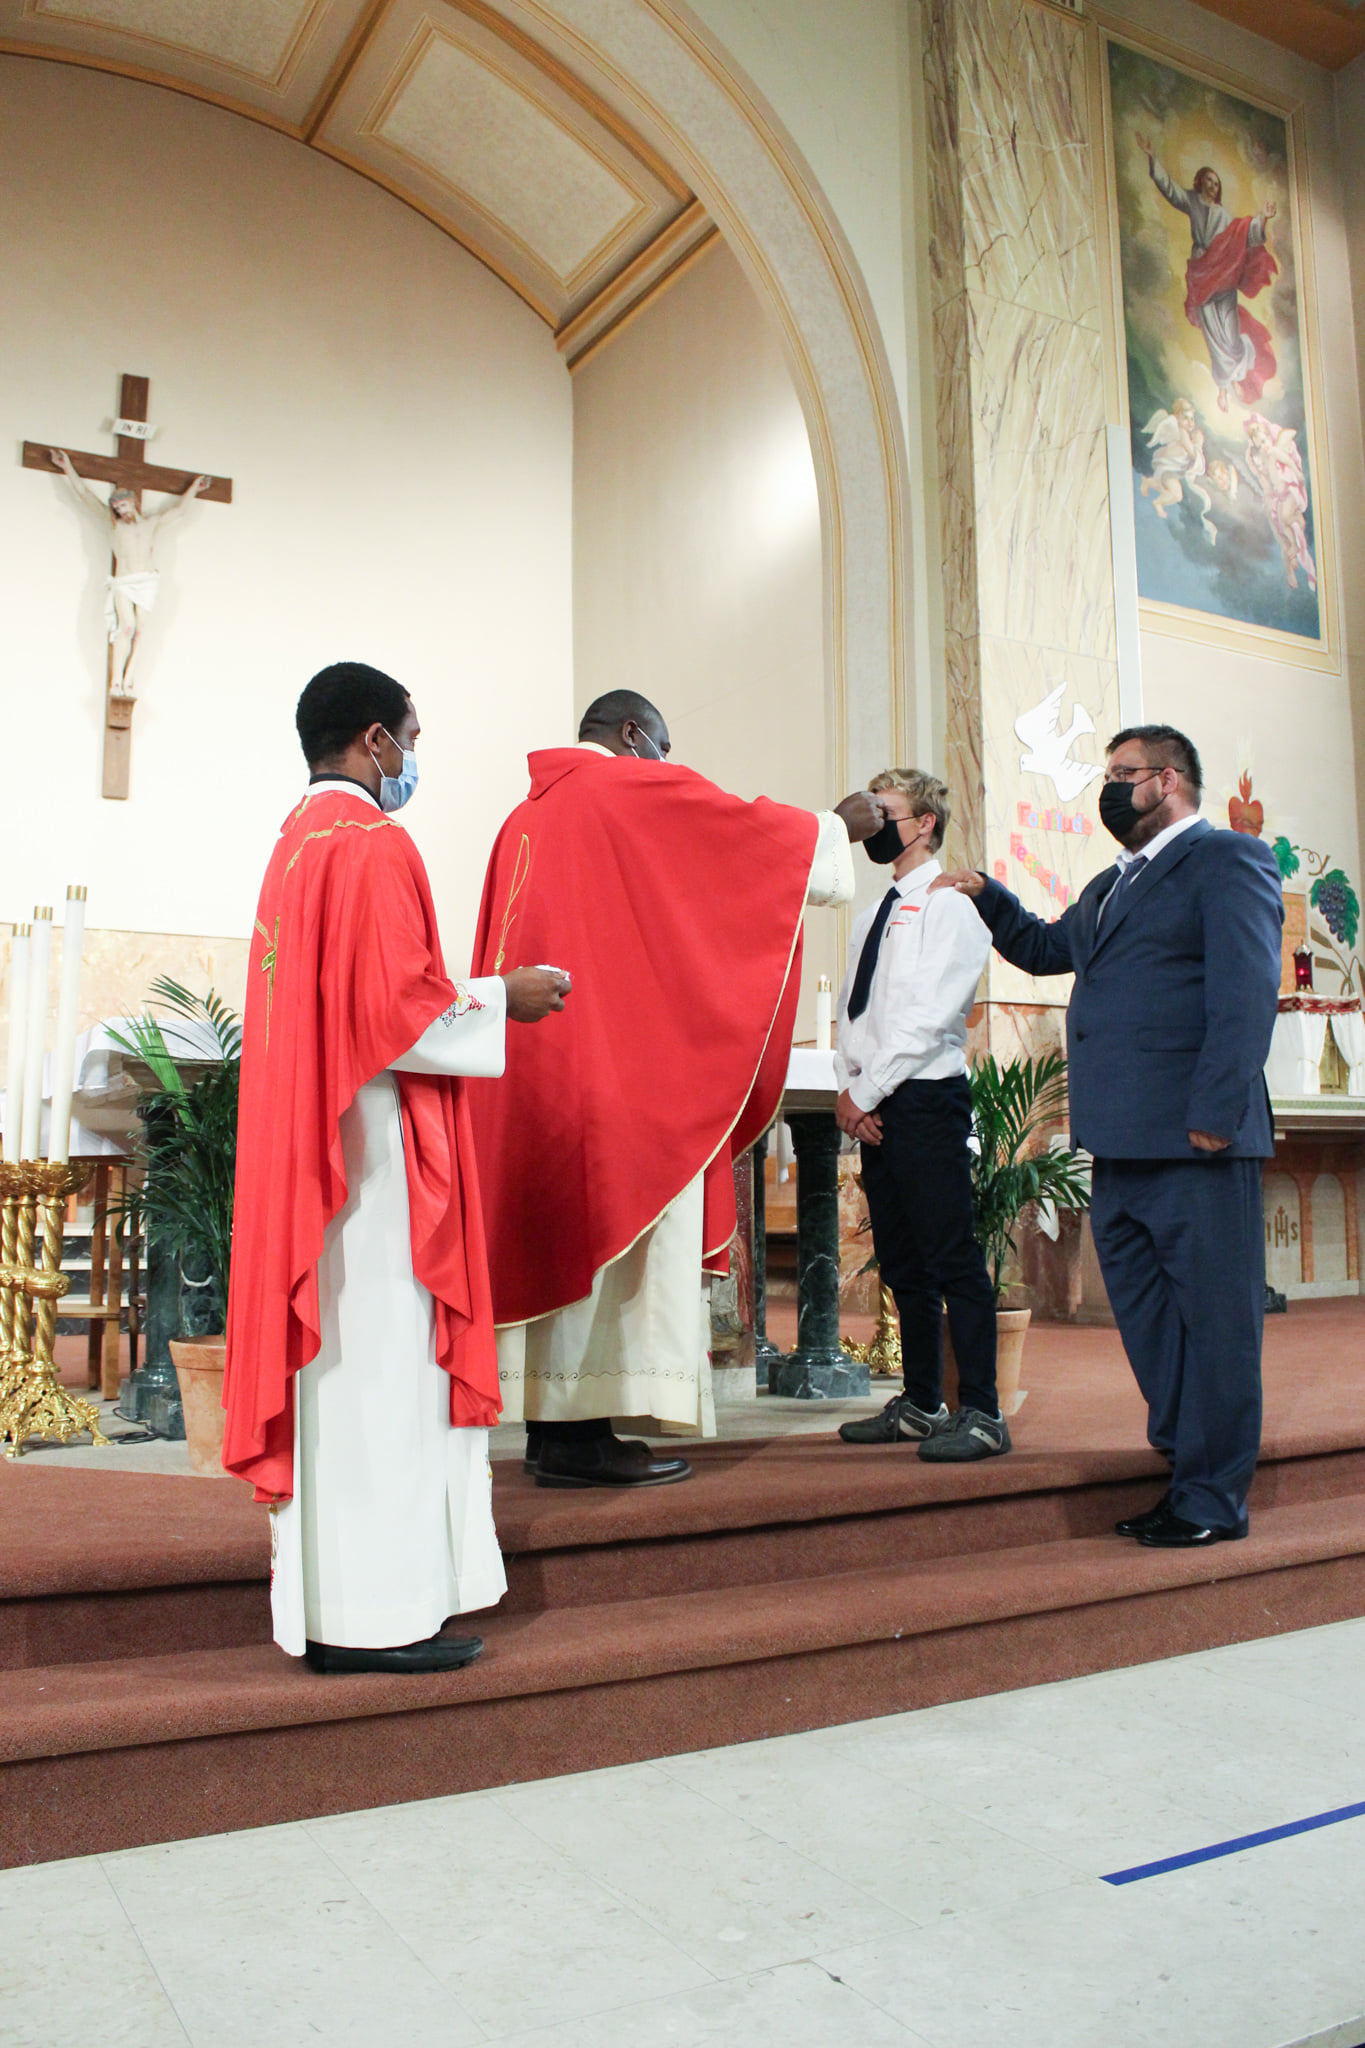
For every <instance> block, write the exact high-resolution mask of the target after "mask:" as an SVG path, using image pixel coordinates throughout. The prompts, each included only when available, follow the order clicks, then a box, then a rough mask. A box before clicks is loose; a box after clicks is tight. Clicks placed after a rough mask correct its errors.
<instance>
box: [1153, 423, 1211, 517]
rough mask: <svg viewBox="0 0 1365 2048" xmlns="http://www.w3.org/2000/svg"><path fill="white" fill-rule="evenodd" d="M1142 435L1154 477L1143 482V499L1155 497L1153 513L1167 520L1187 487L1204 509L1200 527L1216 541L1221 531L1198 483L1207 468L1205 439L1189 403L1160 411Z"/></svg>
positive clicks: (1206, 496)
mask: <svg viewBox="0 0 1365 2048" xmlns="http://www.w3.org/2000/svg"><path fill="white" fill-rule="evenodd" d="M1143 432H1144V433H1145V434H1146V436H1147V447H1148V451H1149V453H1150V454H1151V457H1152V473H1151V475H1150V476H1145V477H1144V478H1143V479H1142V495H1143V497H1144V498H1146V497H1148V496H1150V495H1151V493H1152V492H1155V493H1156V495H1155V497H1153V498H1152V510H1153V511H1154V512H1155V513H1156V514H1157V515H1158V517H1159V518H1161V519H1164V518H1165V517H1166V508H1167V506H1168V505H1178V504H1179V503H1180V501H1181V499H1182V498H1183V497H1184V495H1185V487H1186V486H1187V485H1188V487H1189V491H1190V495H1191V496H1192V497H1194V498H1197V499H1198V501H1199V504H1200V506H1201V507H1202V510H1201V511H1200V514H1199V519H1200V524H1201V525H1202V526H1203V529H1204V531H1205V533H1206V534H1207V535H1208V537H1209V539H1210V540H1211V541H1216V540H1217V538H1218V528H1217V527H1216V526H1215V525H1214V523H1213V521H1212V520H1211V519H1210V517H1209V513H1210V512H1211V511H1212V510H1213V499H1212V498H1211V497H1210V496H1209V494H1208V492H1207V491H1206V490H1205V489H1204V487H1203V485H1202V484H1201V483H1200V481H1199V479H1200V477H1202V476H1203V475H1204V474H1205V467H1206V465H1205V460H1204V435H1203V432H1202V430H1201V428H1200V427H1199V426H1198V425H1197V423H1196V421H1195V416H1194V407H1193V405H1192V404H1191V403H1190V400H1189V399H1188V398H1177V399H1176V400H1175V402H1174V404H1173V405H1172V407H1171V410H1170V411H1169V412H1166V411H1165V410H1164V409H1158V410H1157V411H1156V412H1154V413H1153V414H1152V417H1151V418H1150V419H1149V420H1148V422H1147V424H1146V426H1145V427H1144V428H1143Z"/></svg>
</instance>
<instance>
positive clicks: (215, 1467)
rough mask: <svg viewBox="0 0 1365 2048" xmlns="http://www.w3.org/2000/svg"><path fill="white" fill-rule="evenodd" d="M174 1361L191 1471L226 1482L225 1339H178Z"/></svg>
mask: <svg viewBox="0 0 1365 2048" xmlns="http://www.w3.org/2000/svg"><path fill="white" fill-rule="evenodd" d="M171 1359H172V1362H173V1363H174V1366H175V1376H176V1378H177V1379H178V1380H179V1382H180V1399H181V1401H182V1402H183V1403H184V1408H185V1444H186V1448H187V1449H188V1451H189V1454H190V1470H191V1472H196V1473H198V1475H199V1477H200V1478H201V1479H227V1478H229V1477H230V1476H231V1475H230V1474H229V1473H227V1472H225V1471H224V1470H223V1423H224V1422H225V1420H226V1417H225V1416H224V1414H223V1366H224V1363H225V1361H226V1359H227V1338H226V1337H196V1338H194V1339H190V1338H187V1337H177V1338H173V1339H172V1340H171Z"/></svg>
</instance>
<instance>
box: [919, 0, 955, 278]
mask: <svg viewBox="0 0 1365 2048" xmlns="http://www.w3.org/2000/svg"><path fill="white" fill-rule="evenodd" d="M958 14H959V8H958V0H927V4H926V5H925V7H924V9H923V15H922V19H923V30H924V67H923V68H924V110H925V142H926V149H925V155H926V160H927V164H928V171H929V236H928V255H929V303H930V306H931V307H933V308H934V309H935V310H937V308H938V307H939V306H940V305H941V304H942V303H943V301H944V300H945V299H951V298H953V297H954V296H955V295H956V294H957V293H958V292H960V291H961V290H962V286H963V242H964V238H963V218H962V197H963V195H962V177H961V170H960V165H959V161H958V128H957V54H956V53H957V39H958V27H957V23H958Z"/></svg>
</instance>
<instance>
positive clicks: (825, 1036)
mask: <svg viewBox="0 0 1365 2048" xmlns="http://www.w3.org/2000/svg"><path fill="white" fill-rule="evenodd" d="M833 1043H834V991H833V989H832V988H831V987H830V985H829V976H828V975H827V974H822V975H821V976H820V979H819V980H818V981H817V982H816V984H815V1045H816V1050H817V1051H819V1052H828V1051H829V1049H830V1047H831V1046H832V1045H833Z"/></svg>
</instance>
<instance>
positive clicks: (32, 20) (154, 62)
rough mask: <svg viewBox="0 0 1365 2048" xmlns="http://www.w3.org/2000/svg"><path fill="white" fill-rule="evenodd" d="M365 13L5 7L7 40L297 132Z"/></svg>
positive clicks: (323, 2) (8, 3) (63, 1)
mask: <svg viewBox="0 0 1365 2048" xmlns="http://www.w3.org/2000/svg"><path fill="white" fill-rule="evenodd" d="M366 12H367V0H231V4H229V0H0V42H3V46H4V47H5V48H7V49H10V50H19V51H27V52H29V53H31V54H32V55H35V56H41V55H50V56H56V57H66V58H68V59H70V58H75V59H77V60H78V61H79V60H82V59H83V60H85V61H89V62H94V63H96V64H98V65H100V66H101V68H103V69H106V70H111V71H121V72H125V73H128V74H129V75H131V76H132V77H134V78H147V79H151V80H154V81H155V82H156V83H158V84H161V83H164V84H167V85H187V86H189V87H190V88H191V89H192V90H194V91H197V92H199V93H200V94H202V96H203V97H204V98H206V99H212V100H216V101H218V102H220V103H221V104H223V105H225V106H240V107H241V108H243V109H244V110H245V111H248V112H251V113H256V114H263V115H265V116H266V118H267V119H268V120H270V121H272V122H273V123H274V124H275V125H277V126H279V127H284V128H293V129H299V128H301V127H302V126H303V124H304V122H305V121H306V119H307V117H308V113H309V110H310V108H311V107H312V105H313V103H314V101H315V100H316V99H317V97H318V95H319V93H321V92H322V91H324V90H325V88H326V85H327V81H328V77H329V74H330V73H331V72H332V71H333V70H334V68H335V67H336V66H337V65H338V64H340V63H341V62H343V61H344V59H345V56H346V52H347V48H348V45H349V44H350V42H351V41H352V39H353V38H354V35H355V33H356V31H357V29H358V27H359V26H360V25H361V24H362V22H363V20H364V18H365V15H366Z"/></svg>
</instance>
